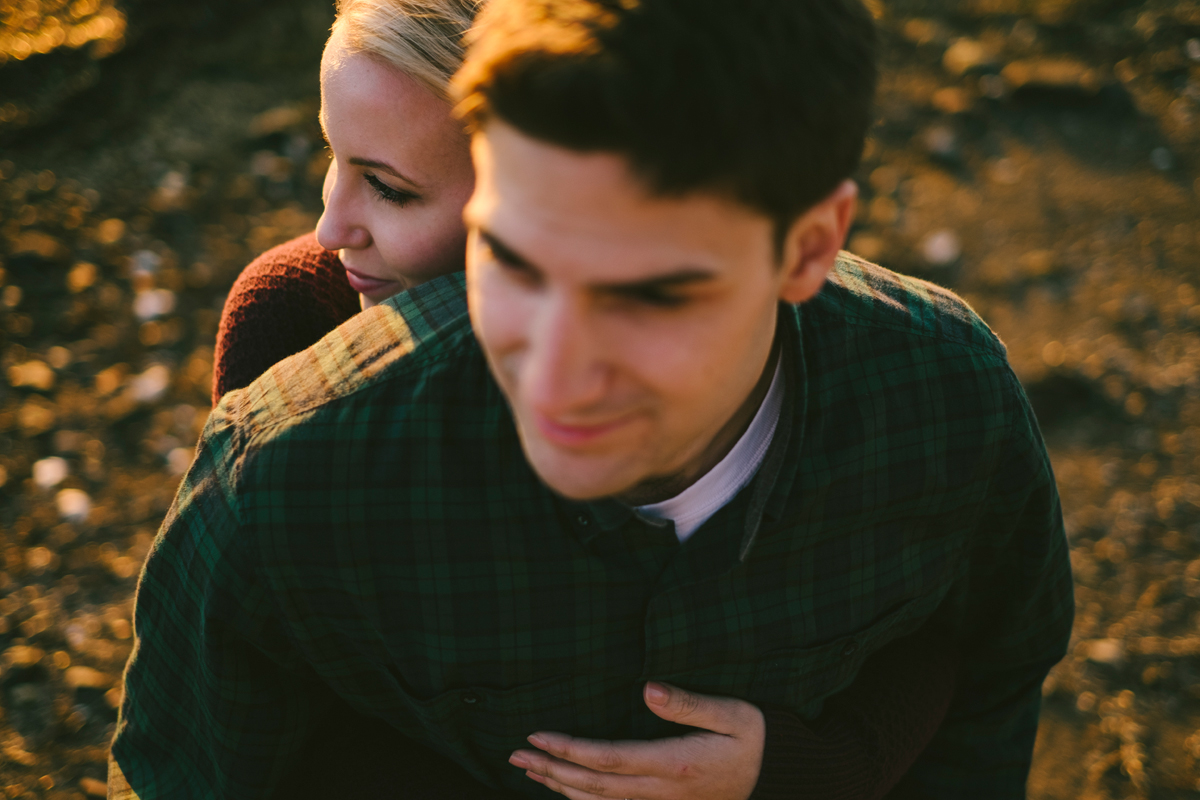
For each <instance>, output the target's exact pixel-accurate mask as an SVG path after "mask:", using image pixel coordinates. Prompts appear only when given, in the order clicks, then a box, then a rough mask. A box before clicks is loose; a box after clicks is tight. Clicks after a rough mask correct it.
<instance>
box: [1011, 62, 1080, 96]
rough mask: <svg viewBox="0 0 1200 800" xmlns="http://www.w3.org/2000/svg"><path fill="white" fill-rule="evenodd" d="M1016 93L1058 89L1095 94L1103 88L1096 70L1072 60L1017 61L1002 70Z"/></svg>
mask: <svg viewBox="0 0 1200 800" xmlns="http://www.w3.org/2000/svg"><path fill="white" fill-rule="evenodd" d="M1000 76H1001V77H1002V78H1004V80H1005V81H1007V83H1008V85H1009V86H1010V87H1012V89H1013V90H1014V91H1016V90H1018V89H1025V88H1043V89H1057V90H1060V91H1064V90H1065V91H1074V92H1079V93H1082V94H1089V95H1090V94H1095V93H1096V92H1097V91H1099V90H1100V88H1101V87H1102V86H1103V82H1102V81H1101V80H1100V77H1099V76H1098V75H1097V73H1096V71H1095V70H1094V69H1092V68H1091V67H1089V66H1088V65H1087V64H1084V63H1082V62H1080V61H1075V60H1073V59H1068V58H1042V59H1031V60H1027V61H1013V62H1012V63H1010V64H1008V65H1007V66H1005V67H1004V69H1002V70H1001V71H1000Z"/></svg>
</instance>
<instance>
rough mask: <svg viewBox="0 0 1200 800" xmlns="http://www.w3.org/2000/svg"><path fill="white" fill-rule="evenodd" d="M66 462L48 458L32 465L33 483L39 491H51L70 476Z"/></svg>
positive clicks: (53, 457)
mask: <svg viewBox="0 0 1200 800" xmlns="http://www.w3.org/2000/svg"><path fill="white" fill-rule="evenodd" d="M70 471H71V470H70V468H69V467H68V466H67V462H66V461H65V460H64V459H62V458H59V457H58V456H50V457H49V458H43V459H41V460H40V461H35V462H34V464H33V482H34V483H35V484H37V487H38V488H39V489H53V488H54V487H55V486H58V485H59V484H60V483H62V482H63V481H64V480H66V478H67V475H68V474H70Z"/></svg>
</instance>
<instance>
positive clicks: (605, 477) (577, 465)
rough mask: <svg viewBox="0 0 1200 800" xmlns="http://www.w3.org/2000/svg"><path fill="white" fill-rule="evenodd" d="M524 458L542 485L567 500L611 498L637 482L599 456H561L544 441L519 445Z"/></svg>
mask: <svg viewBox="0 0 1200 800" xmlns="http://www.w3.org/2000/svg"><path fill="white" fill-rule="evenodd" d="M522 445H523V447H524V450H525V458H526V460H528V461H529V465H530V466H531V467H533V471H534V472H535V473H537V476H538V477H539V478H541V480H542V482H543V483H545V484H546V485H547V486H549V487H550V488H551V489H553V490H554V491H555V492H556V493H557V494H560V495H562V496H563V497H565V498H567V499H568V500H577V501H581V502H584V501H588V500H600V499H602V498H605V497H613V496H615V495H619V494H621V493H622V492H624V491H626V490H628V489H629V488H630V487H632V486H634V485H635V484H636V483H637V480H636V479H630V478H629V477H627V476H625V475H623V474H622V473H623V472H625V471H624V470H621V469H619V468H618V467H617V465H614V464H612V463H611V461H609V459H605V458H603V457H601V456H589V455H582V454H575V453H564V452H562V451H561V450H559V449H558V448H556V447H553V446H552V445H548V444H546V443H544V442H524V441H523V442H522Z"/></svg>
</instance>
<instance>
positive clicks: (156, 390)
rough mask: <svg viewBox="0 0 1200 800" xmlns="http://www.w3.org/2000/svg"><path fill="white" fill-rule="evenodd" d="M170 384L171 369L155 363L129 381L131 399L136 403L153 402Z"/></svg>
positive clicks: (164, 392)
mask: <svg viewBox="0 0 1200 800" xmlns="http://www.w3.org/2000/svg"><path fill="white" fill-rule="evenodd" d="M170 385H171V370H169V369H167V368H166V367H165V366H163V365H162V364H155V365H154V366H152V367H150V368H149V369H147V370H146V371H145V372H143V373H141V374H140V375H135V376H134V377H133V379H132V380H131V381H130V382H129V391H130V396H131V397H132V399H133V400H134V401H136V402H138V403H153V402H156V401H157V400H159V399H160V398H161V397H162V396H163V395H164V394H166V392H167V389H168V388H169V387H170Z"/></svg>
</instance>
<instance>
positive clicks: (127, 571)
mask: <svg viewBox="0 0 1200 800" xmlns="http://www.w3.org/2000/svg"><path fill="white" fill-rule="evenodd" d="M164 2H166V0H164ZM123 9H125V7H124V6H116V7H114V6H112V5H111V4H104V3H93V4H92V5H84V4H82V3H74V4H68V3H59V4H55V3H41V4H38V3H36V2H31V3H12V2H5V3H3V4H0V16H2V18H3V19H4V28H3V33H0V116H2V115H3V114H9V116H8V117H6V118H0V135H4V132H5V131H9V135H10V139H9V140H7V141H8V142H10V143H6V144H3V145H0V148H2V149H0V259H2V260H0V270H2V271H0V554H2V557H3V561H2V562H0V566H2V567H3V569H2V571H0V709H2V717H0V796H7V797H9V798H17V797H40V798H68V797H76V798H78V797H81V796H83V795H93V796H99V795H102V794H103V777H104V766H103V765H104V743H105V741H106V740H107V738H108V736H109V735H110V734H111V730H112V727H111V726H112V724H113V721H114V719H115V711H114V709H115V707H116V705H117V703H118V701H119V696H120V689H119V686H118V675H119V673H120V669H121V666H122V664H123V663H124V660H125V658H126V657H127V655H128V653H129V650H130V647H131V639H130V635H131V631H130V612H131V605H132V593H133V589H134V585H135V582H136V576H137V571H138V569H139V567H140V564H141V562H142V560H143V559H144V557H145V555H146V553H147V550H148V548H149V547H150V544H151V541H152V539H153V536H154V533H155V530H156V529H157V526H158V523H159V521H160V520H161V518H162V515H163V513H164V512H165V510H166V508H167V506H168V504H169V503H170V500H171V497H172V495H173V493H174V489H175V486H176V485H177V482H178V479H179V475H180V474H181V472H182V471H183V470H184V469H185V468H186V466H187V465H188V463H189V461H190V458H191V455H192V448H193V446H194V444H195V441H196V437H197V434H198V431H199V429H200V427H201V426H202V424H203V422H204V419H205V416H206V414H207V412H208V402H209V401H208V397H209V381H210V376H211V369H212V347H213V341H214V336H215V332H216V323H217V320H218V317H219V310H220V307H221V304H222V301H223V298H224V294H225V292H226V291H227V290H228V287H229V285H230V283H231V282H232V280H233V278H234V277H235V276H236V274H237V272H238V271H239V270H240V269H241V268H242V267H243V266H244V265H245V264H246V263H247V262H248V261H249V260H250V259H251V258H252V257H253V256H254V255H256V254H257V253H259V252H261V251H262V250H263V249H265V248H267V247H269V246H271V245H273V244H276V243H278V242H282V241H285V240H286V239H288V238H290V237H292V236H295V235H298V234H300V233H303V232H306V231H308V230H311V228H312V226H313V224H314V222H315V220H316V217H317V214H318V213H319V208H320V205H319V202H320V201H319V185H320V178H321V176H322V174H323V170H324V165H325V156H324V153H323V150H322V148H321V143H320V134H319V130H318V129H317V127H316V123H315V111H316V84H315V63H316V58H317V55H318V53H319V41H320V36H321V31H322V30H323V27H324V26H325V25H327V24H328V19H327V16H322V15H327V14H328V8H327V7H326V5H325V4H324V3H322V2H316V0H304V2H292V3H289V4H283V5H279V6H276V7H274V10H268V11H266V12H264V15H265V16H263V17H261V18H259V17H253V18H248V20H249V21H247V22H246V23H245V24H243V25H241V26H240V27H237V28H236V29H231V30H230V32H229V34H228V38H227V39H221V40H220V41H218V42H216V43H215V44H214V43H213V42H212V41H210V42H208V43H207V44H204V45H203V46H204V47H208V48H209V50H207V51H205V52H208V53H210V55H208V56H205V57H206V58H210V59H211V60H210V61H207V62H204V63H203V64H202V65H201V66H204V67H205V68H204V69H196V70H194V71H192V72H190V73H184V72H180V73H179V75H178V77H173V78H172V81H174V83H172V84H170V85H169V86H167V87H166V88H165V89H163V90H161V91H157V93H151V92H146V91H145V90H144V83H145V82H146V81H148V80H150V79H151V78H153V77H154V76H155V75H156V74H159V73H160V72H161V69H162V68H164V67H165V66H169V65H170V63H174V62H171V61H170V60H169V59H167V57H166V56H164V53H170V52H171V48H167V49H166V50H163V49H159V50H153V51H150V50H145V51H143V50H142V49H141V48H146V47H148V45H147V44H146V40H145V39H143V40H136V41H135V40H133V39H130V40H129V41H128V42H127V43H126V44H125V45H124V49H123V50H122V51H121V53H120V58H122V59H124V61H123V62H122V65H120V67H119V68H110V67H109V66H108V63H110V62H114V61H115V59H114V58H113V57H109V59H108V61H107V62H98V63H99V65H100V69H99V71H98V72H97V73H96V74H97V76H98V77H97V80H98V81H99V82H98V83H97V84H96V87H95V88H93V89H90V90H87V91H85V92H83V93H81V94H79V95H78V98H79V99H78V100H69V101H68V100H64V101H62V103H61V104H60V105H58V106H54V107H53V108H51V109H50V110H43V111H40V112H39V113H42V114H46V115H51V116H49V117H48V118H50V119H51V120H60V121H58V122H53V121H52V122H51V123H50V124H48V125H45V126H43V127H42V128H39V129H37V131H36V133H33V134H27V135H24V136H23V138H11V136H12V135H13V134H11V131H13V130H18V129H21V125H23V124H24V123H22V122H21V119H20V118H19V115H20V113H24V112H23V111H22V109H23V108H24V106H21V107H20V108H18V104H17V103H16V101H8V100H6V99H5V98H6V95H5V94H4V92H5V91H6V89H4V88H3V87H4V85H5V84H4V81H5V76H6V75H7V74H9V73H8V72H6V70H10V69H13V68H14V65H16V66H17V67H21V68H25V67H29V66H36V65H37V64H38V63H39V62H38V61H37V59H45V58H49V59H53V58H55V57H56V54H58V53H62V52H66V51H67V50H70V48H71V47H72V46H76V47H83V48H87V47H95V48H97V50H96V53H95V55H96V56H97V57H102V56H104V54H105V52H106V50H105V48H107V47H109V45H107V44H103V43H104V42H113V43H119V42H121V41H122V37H123V36H124V35H125V34H124V33H122V31H126V30H133V29H134V23H135V21H136V17H134V16H133V12H129V13H130V15H131V16H130V21H129V27H128V28H126V26H125V19H124V17H123V16H122V14H123V13H124V12H123ZM314 14H315V15H316V16H315V17H314V16H312V15H314ZM306 15H308V16H306ZM101 19H106V20H110V21H111V24H112V27H110V28H106V29H105V32H103V33H100V23H99V22H97V20H101ZM314 19H315V20H316V21H315V22H313V20H314ZM54 20H57V22H54ZM882 24H883V27H884V31H885V44H886V54H887V57H886V63H885V73H884V80H883V83H882V87H881V99H880V104H879V117H880V121H879V124H878V126H877V127H876V129H875V131H874V133H873V135H872V140H871V144H870V146H869V148H868V153H867V157H866V159H865V162H864V165H863V167H862V169H861V171H860V174H859V178H860V182H861V184H862V187H863V197H862V203H861V207H860V217H859V223H858V225H857V226H856V228H855V231H854V234H853V237H852V242H851V249H854V250H856V251H857V252H859V253H860V254H862V255H864V256H867V257H870V258H873V259H875V260H877V261H879V262H880V263H882V264H884V265H885V266H889V267H892V268H894V269H898V270H901V271H906V272H913V273H916V274H919V275H921V276H923V277H926V278H929V279H931V280H935V281H937V282H939V283H943V284H945V285H949V286H951V287H953V288H955V289H956V290H957V291H959V292H961V293H962V294H963V295H964V296H965V297H967V299H968V300H969V301H970V302H971V303H972V304H973V305H974V306H975V308H976V309H977V310H979V311H980V313H981V314H983V316H984V317H985V319H987V320H988V321H989V322H990V323H991V324H992V325H993V326H994V327H995V329H996V330H997V331H998V332H999V334H1000V335H1001V336H1002V338H1003V339H1004V340H1005V342H1006V343H1007V345H1008V347H1009V352H1010V357H1011V360H1012V363H1013V366H1014V368H1015V369H1016V371H1017V373H1018V375H1019V376H1020V378H1021V379H1022V381H1023V383H1024V385H1025V386H1026V388H1027V390H1028V391H1029V393H1030V396H1031V398H1032V399H1033V401H1034V404H1035V406H1036V408H1037V410H1038V413H1039V418H1040V421H1041V424H1042V427H1043V430H1044V433H1045V435H1046V438H1047V441H1048V443H1049V446H1050V451H1051V455H1052V459H1053V461H1054V466H1055V471H1056V474H1057V477H1058V481H1059V486H1060V490H1061V493H1062V498H1063V505H1064V511H1065V515H1066V521H1067V530H1068V534H1069V536H1070V538H1071V543H1072V560H1073V563H1074V566H1075V571H1076V583H1077V601H1078V615H1077V622H1076V627H1075V633H1074V636H1073V639H1072V642H1071V646H1070V653H1069V655H1068V656H1067V658H1066V659H1065V660H1064V661H1063V663H1062V664H1061V665H1060V666H1059V667H1058V668H1056V669H1055V670H1054V672H1053V673H1052V674H1051V676H1050V678H1049V680H1048V681H1047V682H1046V685H1045V689H1044V694H1045V712H1044V714H1043V724H1042V729H1041V736H1040V739H1039V746H1038V752H1037V758H1036V762H1035V767H1034V772H1033V775H1032V777H1031V782H1030V796H1031V797H1033V798H1037V799H1038V800H1048V799H1049V798H1055V800H1074V799H1075V798H1097V799H1099V798H1127V797H1133V798H1185V797H1197V796H1198V793H1200V477H1198V476H1200V261H1198V259H1197V256H1196V253H1197V251H1198V248H1200V203H1198V192H1200V187H1198V186H1197V183H1196V178H1197V168H1198V167H1200V161H1198V156H1200V153H1198V149H1197V142H1198V141H1200V132H1198V131H1200V128H1198V120H1200V6H1197V5H1195V4H1194V3H1188V2H1165V1H1164V2H1157V3H1152V2H1146V3H1124V4H1122V3H1119V2H1118V3H1115V4H1114V3H1112V2H1100V1H1099V0H1096V1H1095V2H1091V1H1089V0H1054V2H1038V3H1028V2H1018V1H1017V0H988V2H976V3H968V2H955V3H952V2H949V0H946V2H940V1H935V0H923V1H922V0H904V1H903V2H901V1H900V0H897V2H894V3H891V4H889V5H888V6H887V8H886V14H885V17H884V19H883V21H882ZM87 26H92V27H87ZM85 29H86V32H77V31H84V30H85ZM298 31H299V32H300V33H297V32H298ZM304 32H307V33H304ZM301 33H303V34H304V35H301ZM93 34H96V35H94V36H93ZM222 35H224V34H222ZM85 37H91V38H85ZM55 42H57V44H55ZM75 42H78V43H79V44H78V45H75V44H74V43H75ZM88 42H92V43H93V44H88ZM22 43H23V44H22ZM96 43H100V44H96ZM189 44H190V42H189ZM56 47H57V48H58V49H57V50H55V49H54V48H56ZM198 47H199V45H198ZM26 48H27V49H26ZM43 50H50V51H51V52H50V53H49V55H37V54H36V53H39V52H42V51H43ZM71 52H79V51H71ZM142 52H153V55H152V56H151V55H147V56H145V58H144V60H142V61H139V60H138V59H139V53H142ZM297 53H300V55H299V56H297ZM22 54H24V56H22ZM301 57H302V58H303V59H306V60H305V61H304V63H305V64H306V65H307V66H306V67H304V68H303V69H296V68H295V62H294V59H296V58H301ZM18 58H23V59H24V60H23V61H20V62H18V61H17V59H18ZM3 59H8V63H7V64H4V63H3V61H2V60H3ZM163 59H166V60H163ZM286 59H293V60H286ZM277 62H278V63H277ZM285 62H286V63H285ZM212 64H217V65H219V69H218V68H216V67H213V66H212ZM206 65H207V66H206ZM273 65H274V66H273ZM281 65H283V66H281ZM21 74H26V73H21ZM172 74H174V73H172ZM88 92H91V94H90V95H89V94H88ZM99 92H104V93H106V94H104V95H103V97H104V98H105V102H109V101H108V98H110V97H111V98H112V99H111V102H112V103H113V104H114V106H113V107H116V104H118V103H124V104H125V105H122V106H120V107H121V108H131V109H134V111H135V113H132V115H131V116H129V117H128V118H123V119H125V121H124V122H122V124H120V125H114V126H111V127H109V128H103V132H102V133H101V134H96V135H89V134H88V126H90V125H93V124H95V125H98V124H99V123H100V122H101V121H102V120H100V116H102V115H98V114H93V113H92V112H90V111H89V112H87V113H85V114H76V115H74V116H72V109H71V106H72V104H74V103H76V102H86V101H87V98H88V97H93V98H94V97H96V96H98V95H97V93H99ZM63 96H64V97H66V96H67V95H63ZM130 98H132V99H130ZM22 102H24V101H22ZM9 103H11V104H9ZM6 104H9V105H6ZM104 107H105V106H103V105H101V106H100V108H101V109H103V108H104ZM6 108H8V109H9V111H3V109H6ZM13 108H16V109H17V110H16V111H12V109H13ZM122 113H126V112H122ZM53 115H58V116H53ZM4 124H7V125H8V126H9V127H8V128H5V127H3V126H4ZM97 130H100V129H99V128H98V129H97Z"/></svg>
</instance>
